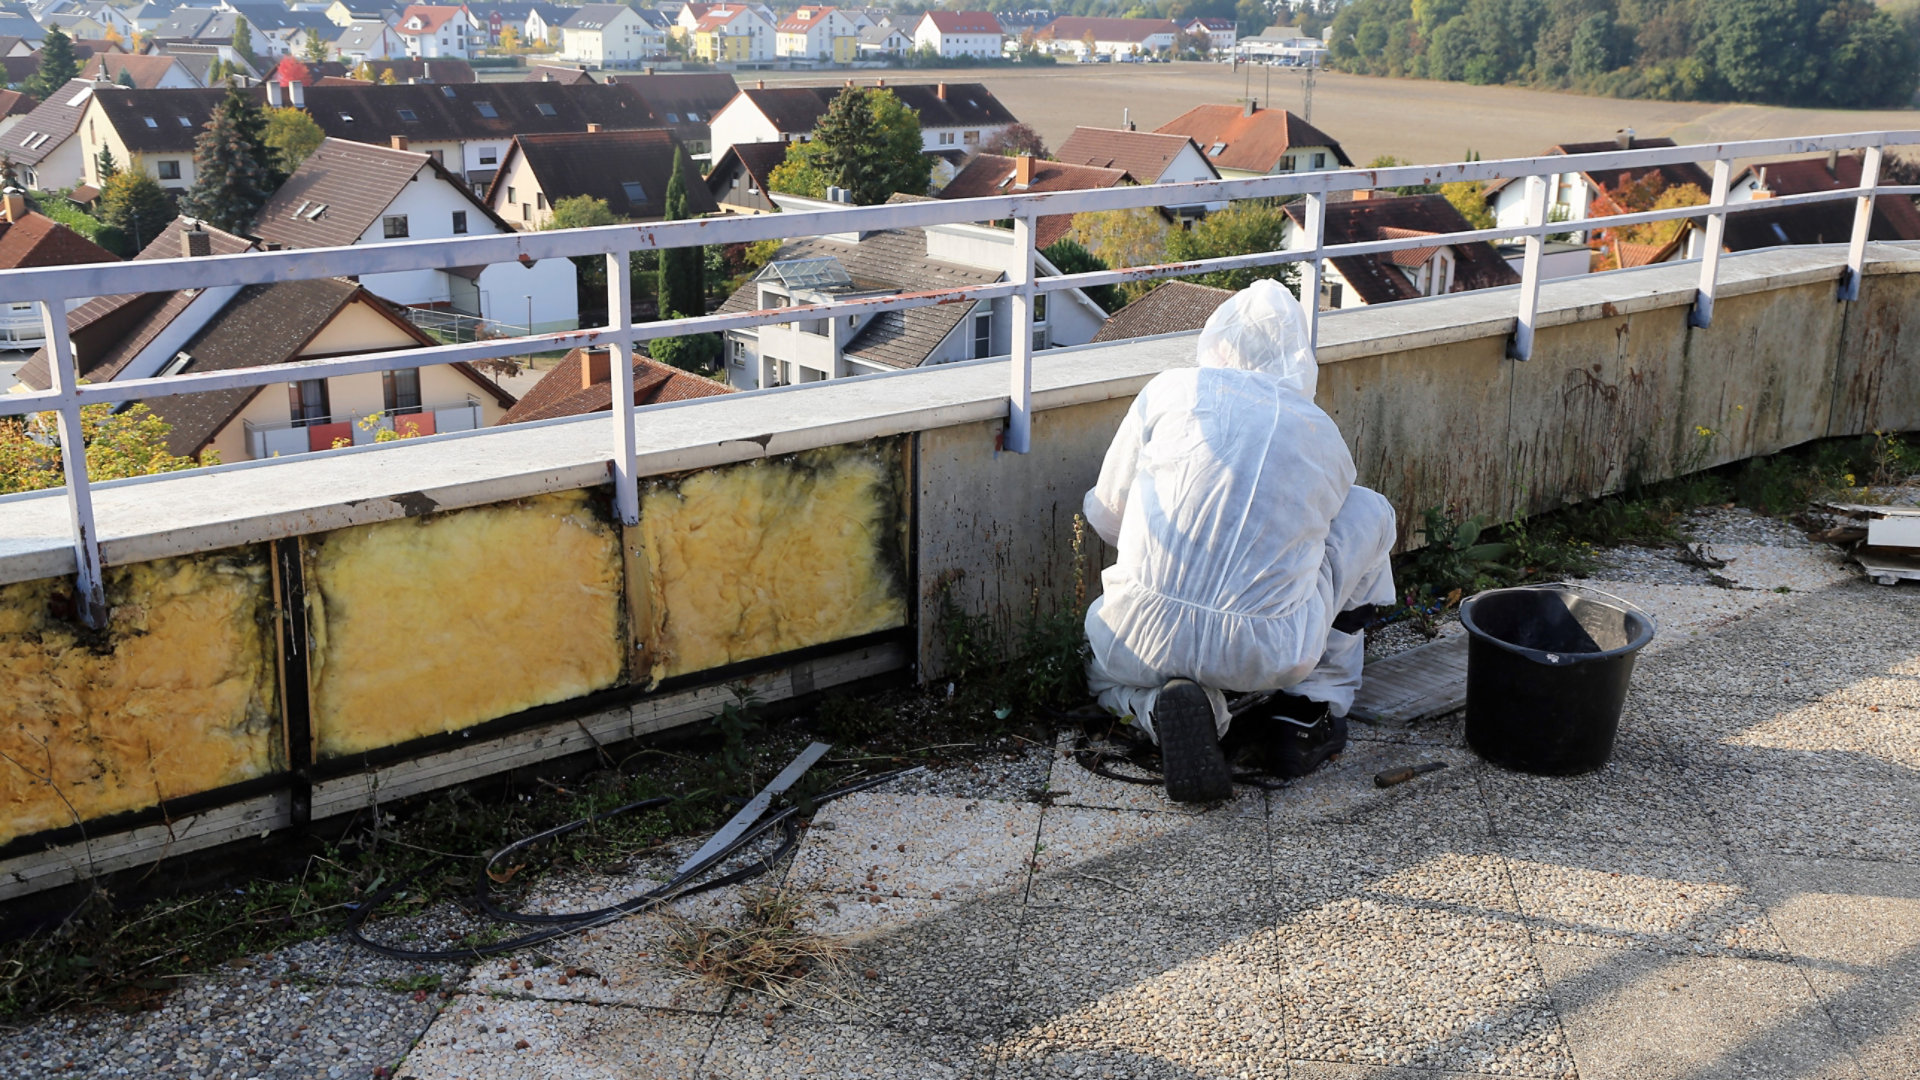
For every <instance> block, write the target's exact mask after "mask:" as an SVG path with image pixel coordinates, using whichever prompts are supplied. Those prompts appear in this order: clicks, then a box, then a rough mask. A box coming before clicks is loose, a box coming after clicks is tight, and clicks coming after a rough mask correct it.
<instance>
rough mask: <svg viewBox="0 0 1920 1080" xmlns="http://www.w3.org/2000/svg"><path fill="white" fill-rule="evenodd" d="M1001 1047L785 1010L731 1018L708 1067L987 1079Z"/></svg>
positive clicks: (765, 1076)
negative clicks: (812, 1018) (810, 1018)
mask: <svg viewBox="0 0 1920 1080" xmlns="http://www.w3.org/2000/svg"><path fill="white" fill-rule="evenodd" d="M995 1049H996V1048H995V1047H994V1046H993V1045H992V1044H973V1043H968V1042H965V1041H964V1040H960V1041H955V1040H946V1039H940V1038H927V1037H924V1036H921V1037H916V1035H915V1034H914V1033H911V1032H901V1031H892V1030H888V1029H885V1028H873V1027H861V1026H856V1025H852V1024H818V1023H810V1022H805V1021H801V1020H796V1019H794V1018H792V1017H788V1016H781V1015H779V1014H770V1015H759V1016H754V1015H743V1016H729V1017H728V1018H727V1019H726V1020H725V1021H724V1022H723V1023H722V1024H721V1025H720V1030H719V1033H718V1034H717V1035H716V1036H715V1037H714V1040H713V1054H712V1056H711V1057H709V1058H708V1059H707V1062H706V1064H705V1066H704V1067H703V1068H702V1070H701V1075H702V1077H703V1078H705V1077H720V1078H724V1080H824V1078H826V1077H835V1078H838V1077H849V1078H851V1077H860V1078H869V1077H870V1078H873V1080H987V1078H988V1077H989V1076H991V1075H992V1073H993V1065H994V1052H995Z"/></svg>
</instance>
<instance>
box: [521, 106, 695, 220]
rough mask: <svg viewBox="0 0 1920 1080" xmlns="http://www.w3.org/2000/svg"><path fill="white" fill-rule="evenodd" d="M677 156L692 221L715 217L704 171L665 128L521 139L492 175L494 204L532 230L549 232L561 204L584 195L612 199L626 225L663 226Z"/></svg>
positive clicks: (613, 208)
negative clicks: (653, 223)
mask: <svg viewBox="0 0 1920 1080" xmlns="http://www.w3.org/2000/svg"><path fill="white" fill-rule="evenodd" d="M676 157H677V158H678V159H679V160H680V182H681V183H682V184H684V185H685V186H686V189H687V213H688V216H690V217H704V216H705V215H707V214H711V213H714V212H715V211H716V210H717V209H718V208H717V207H716V206H715V205H714V202H713V197H712V196H711V195H709V194H708V193H707V185H706V182H705V181H704V180H702V179H701V178H700V170H699V169H698V168H696V167H695V166H694V164H693V162H692V160H690V159H688V158H686V157H685V156H684V155H683V154H682V153H681V150H680V144H679V143H678V142H677V141H676V140H675V139H674V137H673V132H671V131H667V130H665V129H663V128H648V129H644V130H641V131H587V132H574V133H569V134H563V135H522V136H519V137H518V138H516V139H514V140H513V143H512V145H511V146H509V147H508V148H507V157H506V160H505V161H503V162H501V164H500V173H499V175H497V176H495V177H494V178H493V185H492V186H491V187H490V188H489V189H488V191H487V196H486V198H487V205H489V206H491V207H492V208H493V212H494V213H496V214H498V215H499V216H500V217H501V218H503V219H505V220H506V221H508V222H511V223H512V225H513V227H514V228H516V229H520V230H523V231H529V232H531V231H536V230H539V229H543V228H546V227H547V224H548V223H549V222H550V221H552V220H553V206H554V204H555V203H557V202H559V201H560V200H561V199H571V198H578V197H580V196H582V195H585V196H589V197H591V198H596V199H601V200H603V201H605V202H606V204H607V209H609V210H611V211H612V212H613V216H615V217H617V218H620V219H622V220H624V221H659V220H661V219H662V218H664V217H666V213H667V205H666V199H667V184H668V182H669V181H670V180H671V179H672V177H673V164H674V161H675V160H676Z"/></svg>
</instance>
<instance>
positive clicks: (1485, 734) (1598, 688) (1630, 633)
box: [1460, 585, 1654, 776]
mask: <svg viewBox="0 0 1920 1080" xmlns="http://www.w3.org/2000/svg"><path fill="white" fill-rule="evenodd" d="M1460 622H1461V624H1462V625H1464V626H1465V627H1466V628H1467V633H1468V634H1470V635H1471V639H1470V640H1469V641H1468V643H1467V744H1468V745H1469V746H1471V747H1473V749H1474V752H1475V753H1477V754H1479V755H1480V756H1481V757H1483V758H1485V759H1487V760H1488V761H1491V762H1493V763H1494V764H1496V765H1502V766H1505V767H1507V768H1509V769H1518V770H1520V771H1522V772H1530V773H1541V774H1544V775H1549V776H1567V775H1571V774H1573V773H1583V772H1589V771H1591V770H1593V769H1597V768H1599V767H1600V766H1602V765H1605V764H1606V763H1607V759H1608V758H1609V757H1611V756H1612V755H1613V740H1614V736H1615V735H1616V734H1617V733H1618V731H1619V729H1620V709H1621V707H1622V706H1623V705H1625V704H1626V700H1627V684H1628V682H1629V681H1630V680H1631V679H1632V678H1633V658H1634V654H1635V653H1637V652H1639V651H1640V650H1641V648H1642V647H1644V646H1645V645H1646V644H1647V642H1649V641H1652V640H1653V632H1654V623H1653V618H1652V616H1650V615H1648V614H1647V613H1646V612H1644V611H1640V610H1638V609H1634V608H1632V607H1631V605H1628V604H1627V603H1626V602H1625V601H1619V602H1618V604H1614V603H1608V602H1606V601H1605V600H1603V599H1600V598H1597V597H1595V596H1592V595H1588V594H1586V593H1584V592H1581V591H1579V590H1578V589H1576V588H1574V587H1571V586H1566V585H1531V586H1524V587H1521V588H1514V589H1494V590H1491V591H1489V592H1483V593H1480V594H1479V595H1477V596H1473V597H1470V598H1469V599H1468V600H1467V601H1466V602H1465V603H1462V604H1461V605H1460Z"/></svg>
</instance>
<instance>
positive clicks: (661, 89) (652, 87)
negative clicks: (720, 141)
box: [606, 68, 740, 161]
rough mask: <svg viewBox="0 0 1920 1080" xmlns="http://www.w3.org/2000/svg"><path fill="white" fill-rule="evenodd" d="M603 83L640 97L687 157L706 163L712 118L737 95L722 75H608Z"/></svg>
mask: <svg viewBox="0 0 1920 1080" xmlns="http://www.w3.org/2000/svg"><path fill="white" fill-rule="evenodd" d="M606 81H607V82H609V83H612V84H613V85H615V86H624V87H626V88H627V89H629V90H632V91H633V92H635V93H637V94H639V95H640V100H641V101H642V102H644V103H645V104H646V108H647V109H648V111H650V112H652V113H653V116H654V118H655V119H656V120H658V121H659V122H660V123H663V124H665V125H666V126H667V130H669V131H671V132H673V134H674V137H675V138H677V139H679V140H680V145H681V146H682V147H685V148H686V151H687V153H689V154H691V155H692V156H693V157H695V158H696V159H699V160H703V161H704V160H708V159H710V158H711V157H712V153H713V129H712V127H711V125H712V122H713V117H714V115H715V114H716V113H718V112H719V111H720V110H721V109H724V108H726V107H727V102H729V101H732V100H733V99H734V97H735V96H736V95H738V94H739V93H740V87H739V85H738V84H737V83H735V82H734V81H733V76H732V75H730V74H728V73H727V72H724V71H663V72H659V73H658V74H656V73H655V72H654V70H653V69H652V68H648V69H647V70H646V73H645V74H643V75H609V76H607V77H606Z"/></svg>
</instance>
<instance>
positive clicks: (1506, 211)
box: [1487, 128, 1732, 241]
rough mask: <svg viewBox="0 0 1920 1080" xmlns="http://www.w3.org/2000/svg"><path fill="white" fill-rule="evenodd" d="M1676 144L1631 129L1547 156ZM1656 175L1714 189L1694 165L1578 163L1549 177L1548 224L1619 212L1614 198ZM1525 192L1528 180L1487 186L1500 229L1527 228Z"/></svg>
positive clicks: (1666, 183)
mask: <svg viewBox="0 0 1920 1080" xmlns="http://www.w3.org/2000/svg"><path fill="white" fill-rule="evenodd" d="M1672 145H1674V141H1673V140H1672V139H1660V138H1655V139H1642V138H1640V137H1638V136H1637V135H1635V134H1634V132H1633V129H1632V128H1627V129H1625V130H1622V131H1620V132H1619V133H1618V134H1616V136H1615V137H1614V139H1613V140H1612V141H1610V142H1582V143H1561V144H1560V145H1558V146H1550V147H1548V148H1547V150H1546V155H1545V156H1560V155H1565V156H1567V157H1573V158H1578V157H1580V156H1582V155H1586V154H1604V153H1608V152H1611V151H1614V150H1644V149H1647V148H1649V147H1659V146H1672ZM1655 174H1657V175H1658V176H1659V178H1660V184H1661V185H1662V186H1663V187H1675V186H1678V185H1682V184H1692V185H1693V186H1695V187H1697V188H1699V189H1700V190H1701V191H1702V192H1711V191H1712V190H1713V178H1712V177H1710V176H1708V175H1707V173H1706V170H1704V169H1702V168H1701V167H1700V166H1698V165H1696V164H1694V163H1693V162H1691V161H1682V162H1677V163H1675V164H1672V165H1659V166H1653V167H1649V168H1640V169H1594V168H1581V167H1580V164H1579V162H1577V161H1573V162H1569V163H1568V168H1567V171H1565V172H1561V173H1556V174H1553V175H1551V176H1548V177H1547V178H1546V182H1547V219H1548V220H1549V221H1577V220H1579V219H1580V218H1584V217H1588V216H1590V215H1592V214H1594V213H1596V212H1603V213H1609V212H1618V207H1617V205H1616V204H1615V203H1614V200H1613V195H1615V194H1618V193H1619V192H1620V191H1621V190H1622V189H1623V187H1625V186H1629V185H1632V184H1635V183H1639V182H1641V181H1645V180H1647V179H1648V178H1649V176H1651V175H1655ZM1526 192H1527V184H1526V182H1525V181H1511V180H1495V181H1493V182H1492V183H1490V184H1488V185H1487V206H1488V208H1489V209H1491V210H1492V211H1493V217H1494V220H1495V221H1496V222H1497V223H1498V224H1499V225H1501V226H1502V227H1511V226H1516V225H1524V224H1526V220H1527V196H1526ZM1610 193H1611V194H1610ZM1729 220H1732V219H1729ZM1573 236H1574V237H1575V238H1576V239H1579V240H1582V241H1584V240H1586V239H1587V238H1588V237H1587V233H1586V231H1584V230H1574V231H1573Z"/></svg>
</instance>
